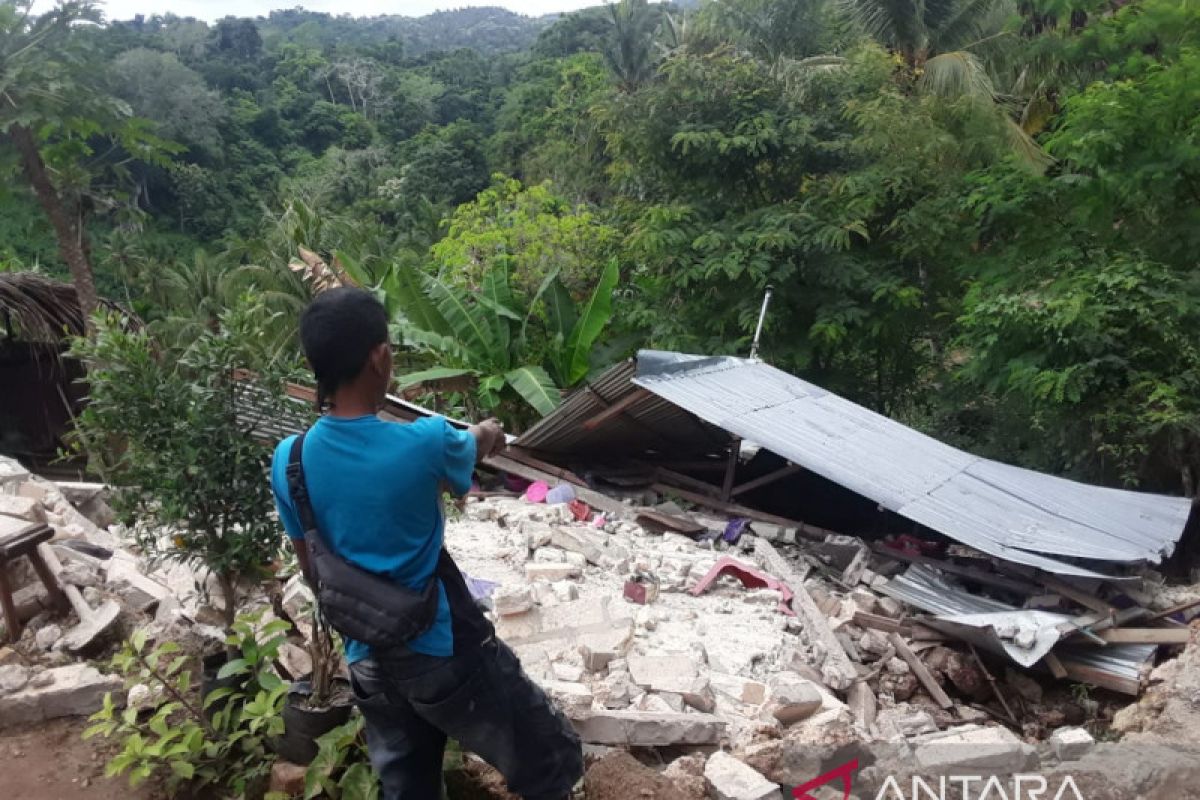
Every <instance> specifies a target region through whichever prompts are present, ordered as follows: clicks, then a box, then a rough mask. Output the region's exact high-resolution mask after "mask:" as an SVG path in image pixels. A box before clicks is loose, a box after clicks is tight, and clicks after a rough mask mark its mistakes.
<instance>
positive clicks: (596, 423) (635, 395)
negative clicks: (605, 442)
mask: <svg viewBox="0 0 1200 800" xmlns="http://www.w3.org/2000/svg"><path fill="white" fill-rule="evenodd" d="M649 394H650V393H649V392H648V391H646V390H645V389H637V390H636V391H633V392H630V393H629V394H627V395H625V396H624V397H622V398H621V399H620V400H618V401H617V402H615V403H613V404H612V405H611V406H609V407H608V408H606V409H604V410H603V411H601V412H600V413H599V414H596V415H595V416H594V417H590V418H588V419H586V420H584V421H583V429H584V430H588V431H594V430H595V429H596V428H599V427H600V426H601V425H603V424H604V423H606V422H608V421H609V420H611V419H612V418H613V417H617V416H620V415H621V414H623V413H624V412H625V409H627V408H629V407H630V406H631V405H633V404H634V403H636V402H638V401H639V400H641V399H642V398H644V397H646V396H647V395H649Z"/></svg>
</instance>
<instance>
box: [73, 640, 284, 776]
mask: <svg viewBox="0 0 1200 800" xmlns="http://www.w3.org/2000/svg"><path fill="white" fill-rule="evenodd" d="M257 621H258V620H257V618H255V617H243V618H241V619H239V620H238V621H237V622H236V623H235V624H234V626H233V633H232V634H230V636H229V637H228V639H227V640H226V642H227V644H228V645H230V647H231V648H234V649H235V650H236V653H237V656H238V657H237V658H235V659H233V660H232V661H229V662H228V663H227V664H226V665H225V666H224V667H222V669H221V671H220V673H219V677H222V678H228V677H236V678H237V679H238V680H237V686H236V688H231V687H226V688H220V689H217V690H215V691H213V692H210V693H209V694H208V696H207V697H205V698H203V703H202V704H200V703H198V702H197V697H196V688H195V686H194V685H193V683H192V673H191V671H190V670H187V669H185V667H186V666H187V664H188V663H189V662H190V661H191V660H192V657H191V656H189V655H186V654H182V653H181V652H180V647H179V645H178V644H176V643H174V642H163V643H161V644H159V645H157V646H156V647H153V648H148V647H147V641H146V632H145V631H144V630H139V631H137V632H136V633H134V635H133V636H132V637H131V638H130V640H129V641H128V642H126V643H125V646H124V647H123V648H122V649H121V651H120V652H119V653H117V655H116V656H114V657H113V662H112V663H113V666H114V667H115V668H116V669H117V670H118V671H119V672H120V673H121V674H122V675H124V676H125V682H126V686H128V687H132V686H135V685H138V684H143V685H148V686H150V688H151V695H150V696H151V697H152V698H156V700H155V701H154V704H153V705H152V707H151V708H149V709H144V710H139V709H137V708H134V707H130V708H126V709H125V710H124V711H120V710H118V709H117V708H116V706H115V704H114V703H113V699H112V695H111V694H109V695H106V696H105V698H104V706H103V707H102V708H101V709H100V710H99V711H98V712H96V713H95V714H93V715H92V717H91V718H90V721H91V722H92V723H93V724H92V725H91V726H90V727H89V728H88V729H87V730H86V731H85V732H84V734H83V735H84V738H85V739H86V738H90V737H92V736H96V735H101V736H104V737H105V738H109V737H111V736H118V737H119V738H120V739H121V740H122V745H123V747H122V749H121V752H120V753H118V754H117V755H116V756H115V757H113V759H112V760H111V761H109V763H108V765H107V767H106V769H105V774H106V775H108V776H110V777H111V776H114V775H122V774H125V773H128V774H129V782H130V784H131V785H133V786H137V785H138V784H140V783H142V782H143V781H145V780H147V779H149V778H152V777H156V776H160V775H161V776H162V777H164V778H165V779H166V781H167V787H168V789H169V790H172V791H173V790H174V789H176V788H178V787H179V786H181V785H182V784H184V783H187V784H188V786H189V788H190V789H191V790H192V791H193V792H194V793H196V794H197V796H200V794H199V793H200V790H203V789H206V788H208V789H210V790H212V791H215V790H218V789H220V790H226V791H229V792H232V793H233V795H234V796H237V797H245V796H248V795H256V794H261V793H262V791H263V790H264V789H265V784H266V780H267V777H268V775H269V774H270V769H271V757H270V755H269V752H268V749H267V741H268V740H269V739H270V738H271V737H273V736H279V735H281V734H282V733H283V704H284V702H285V701H286V699H287V692H288V684H286V683H284V682H283V681H282V680H280V678H279V677H278V676H276V675H275V674H274V673H273V672H272V671H271V663H272V661H273V660H274V659H275V658H276V656H277V655H278V654H279V646H280V645H281V644H282V643H283V641H284V638H285V637H284V635H283V632H284V631H285V630H287V628H288V624H287V623H286V622H282V621H279V620H276V621H274V622H270V623H267V624H266V625H264V626H263V627H262V629H261V630H257V631H256V630H255V627H254V626H255V625H256V623H257ZM218 705H219V706H220V707H219V708H217V706H218ZM214 708H217V710H213V709H214Z"/></svg>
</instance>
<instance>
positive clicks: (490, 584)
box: [463, 572, 500, 601]
mask: <svg viewBox="0 0 1200 800" xmlns="http://www.w3.org/2000/svg"><path fill="white" fill-rule="evenodd" d="M463 578H464V579H465V580H466V582H467V591H469V592H470V593H471V598H472V599H474V600H477V601H478V600H486V599H488V598H489V597H491V596H492V592H494V591H496V587H497V586H499V585H500V584H498V583H496V582H495V581H485V580H484V579H483V578H472V577H471V576H470V575H468V574H467V573H465V572H464V573H463Z"/></svg>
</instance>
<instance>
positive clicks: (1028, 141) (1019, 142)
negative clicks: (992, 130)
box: [1004, 117, 1054, 174]
mask: <svg viewBox="0 0 1200 800" xmlns="http://www.w3.org/2000/svg"><path fill="white" fill-rule="evenodd" d="M1004 123H1005V126H1004V129H1005V132H1006V133H1007V134H1008V141H1009V144H1010V145H1012V149H1013V153H1014V154H1015V155H1016V156H1017V158H1018V159H1019V160H1020V161H1021V162H1022V163H1023V164H1025V165H1026V166H1027V167H1029V169H1031V170H1033V171H1034V172H1037V173H1039V174H1040V173H1043V172H1045V171H1046V170H1047V169H1048V168H1049V167H1050V165H1051V164H1053V163H1054V157H1053V156H1051V155H1050V154H1049V153H1047V152H1046V151H1045V149H1044V148H1043V147H1042V146H1041V145H1040V144H1038V143H1037V142H1036V141H1034V138H1033V137H1032V136H1030V135H1029V134H1028V133H1026V131H1025V129H1024V128H1022V127H1021V124H1020V123H1019V122H1017V121H1016V120H1015V119H1013V118H1012V117H1005V119H1004Z"/></svg>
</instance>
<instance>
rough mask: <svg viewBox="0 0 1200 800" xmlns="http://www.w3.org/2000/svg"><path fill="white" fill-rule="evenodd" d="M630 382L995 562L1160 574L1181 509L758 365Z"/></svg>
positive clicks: (645, 369) (663, 373)
mask: <svg viewBox="0 0 1200 800" xmlns="http://www.w3.org/2000/svg"><path fill="white" fill-rule="evenodd" d="M633 382H634V383H635V384H637V385H638V386H641V387H643V388H645V389H647V390H649V391H651V392H653V393H654V394H656V395H658V396H659V397H662V398H663V399H665V400H668V401H670V402H671V403H673V404H675V405H678V406H679V407H681V408H683V409H686V410H687V411H690V412H692V413H693V414H695V415H696V416H698V417H700V418H701V419H703V420H705V421H706V422H709V423H711V424H713V425H715V426H718V427H721V428H723V429H725V430H727V431H730V432H731V433H734V434H736V435H738V436H741V437H742V438H743V439H746V440H748V441H751V442H754V443H756V444H758V445H761V446H763V447H766V448H767V449H768V450H771V451H773V452H775V453H777V454H778V455H781V456H783V457H785V458H787V459H789V460H790V461H792V462H793V463H796V464H799V465H800V466H803V467H805V468H806V469H809V470H811V471H812V472H815V473H817V474H819V475H821V476H823V477H825V478H828V479H829V480H832V481H834V482H836V483H838V484H841V485H842V486H845V487H846V488H848V489H850V490H852V491H854V492H856V493H858V494H860V495H863V496H864V497H867V498H870V499H871V500H874V501H875V502H877V503H879V504H880V505H881V506H883V507H884V508H886V509H888V510H890V511H894V512H896V513H898V514H901V515H902V516H905V517H907V518H909V519H911V520H913V521H914V522H919V523H921V524H923V525H926V526H928V527H929V528H931V529H933V530H936V531H939V532H940V533H943V534H944V535H946V536H949V537H950V538H953V539H956V540H958V541H960V542H962V543H964V544H967V545H970V546H972V547H975V548H977V549H979V550H980V551H982V552H985V553H988V554H990V555H993V556H996V557H999V558H1004V559H1007V560H1010V561H1014V562H1018V563H1023V564H1027V565H1029V566H1033V567H1037V568H1040V569H1045V570H1049V571H1052V572H1057V573H1060V574H1064V575H1078V576H1081V577H1094V578H1095V577H1104V575H1103V574H1102V573H1099V572H1095V571H1093V570H1090V569H1087V568H1085V567H1081V566H1076V565H1073V564H1069V563H1066V562H1063V561H1060V560H1058V559H1056V558H1053V556H1060V557H1072V558H1080V559H1090V560H1095V561H1112V562H1136V561H1152V562H1157V561H1159V560H1161V559H1162V558H1163V557H1165V556H1168V555H1169V554H1170V553H1171V552H1172V550H1173V549H1174V545H1175V544H1176V543H1177V542H1178V540H1179V537H1180V536H1181V535H1182V533H1183V527H1184V525H1185V524H1186V522H1187V516H1188V513H1189V512H1190V506H1191V504H1190V501H1188V500H1186V499H1184V498H1176V497H1166V496H1160V495H1148V494H1140V493H1136V492H1127V491H1121V490H1117V489H1107V488H1102V487H1096V486H1087V485H1085V484H1081V483H1077V482H1075V481H1070V480H1066V479H1063V478H1055V477H1051V476H1047V475H1042V474H1040V473H1036V472H1032V471H1030V470H1023V469H1019V468H1017V467H1010V466H1008V465H1005V464H1000V463H998V462H993V461H988V460H986V459H982V458H979V457H977V456H973V455H970V454H969V453H964V452H963V451H961V450H957V449H955V448H953V447H950V446H949V445H946V444H944V443H942V442H939V441H937V440H936V439H933V438H932V437H929V436H926V435H924V434H922V433H919V432H917V431H915V430H912V429H911V428H908V427H906V426H904V425H902V424H900V423H898V422H896V421H894V420H891V419H888V418H887V417H884V416H882V415H880V414H876V413H875V412H873V411H870V410H868V409H865V408H863V407H861V406H859V405H856V404H854V403H851V402H850V401H848V400H846V399H844V398H841V397H838V396H837V395H834V394H831V393H829V392H826V391H825V390H823V389H821V388H820V387H817V386H814V385H813V384H810V383H807V382H805V381H802V380H800V379H799V378H796V377H795V376H793V375H789V374H787V373H785V372H783V371H781V370H778V369H775V368H774V367H771V366H770V365H768V364H764V363H762V362H760V361H751V360H746V359H739V358H731V357H721V358H705V359H700V358H696V359H694V360H677V361H673V362H671V361H667V360H665V359H663V358H662V357H661V355H660V354H654V356H653V357H652V358H649V359H647V360H644V361H642V362H640V364H639V369H638V371H637V374H636V376H635V377H634V378H633Z"/></svg>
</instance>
